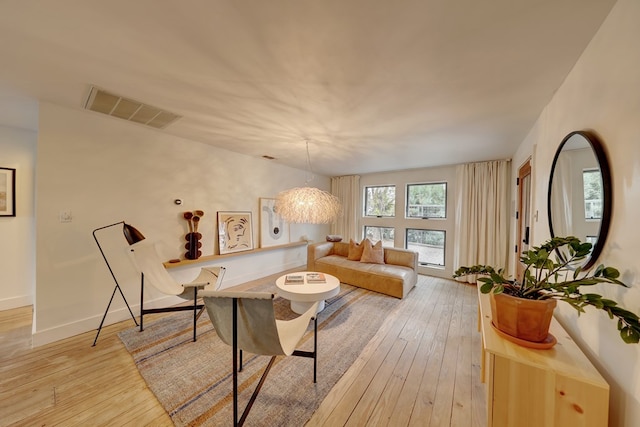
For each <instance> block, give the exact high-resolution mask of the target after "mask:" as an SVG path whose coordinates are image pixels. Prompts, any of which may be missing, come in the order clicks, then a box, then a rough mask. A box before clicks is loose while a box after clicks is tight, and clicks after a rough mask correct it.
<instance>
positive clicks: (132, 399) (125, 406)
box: [0, 275, 486, 427]
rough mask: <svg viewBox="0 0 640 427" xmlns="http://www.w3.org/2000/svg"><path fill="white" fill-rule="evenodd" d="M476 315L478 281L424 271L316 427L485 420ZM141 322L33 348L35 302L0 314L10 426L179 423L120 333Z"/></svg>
mask: <svg viewBox="0 0 640 427" xmlns="http://www.w3.org/2000/svg"><path fill="white" fill-rule="evenodd" d="M278 276H279V275H274V276H269V277H266V278H264V279H260V280H257V281H253V282H250V283H246V284H244V285H241V286H239V287H238V288H240V289H246V288H251V287H253V286H256V285H259V284H262V283H265V282H266V281H274V280H275V278H276V277H278ZM165 315H166V314H158V315H153V316H155V317H156V318H157V317H160V316H165ZM476 319H477V303H476V289H475V286H470V285H465V284H461V283H457V282H454V281H452V280H444V279H438V278H433V277H428V276H420V277H419V281H418V285H417V287H416V289H414V290H413V291H412V292H411V293H410V294H409V296H408V297H407V298H405V299H404V300H402V302H401V304H399V305H398V309H396V310H395V311H394V312H393V313H392V314H391V315H390V316H389V318H388V320H387V321H386V322H385V323H384V324H383V326H382V327H381V329H380V330H379V331H378V333H377V334H376V335H375V336H374V338H373V339H372V340H371V342H370V343H369V345H368V346H367V347H366V348H365V349H364V351H363V352H362V354H361V355H360V357H359V358H358V359H357V360H356V362H355V363H354V364H353V365H352V366H351V368H350V369H349V370H348V371H347V372H346V373H345V375H344V376H343V377H342V379H341V380H340V381H339V382H338V383H337V384H336V386H335V387H334V388H333V390H332V391H331V392H330V393H329V395H328V396H327V398H326V399H325V400H324V402H323V403H322V404H321V406H320V407H319V408H318V410H317V411H316V413H315V414H314V416H313V417H312V419H311V420H310V421H309V422H308V423H307V426H342V425H345V426H365V425H366V426H378V425H379V426H433V427H442V426H473V427H482V426H484V425H485V424H486V409H485V405H486V397H485V390H484V385H483V384H481V382H480V378H479V376H480V334H479V333H478V331H477V323H476ZM149 320H151V316H150V318H149ZM146 321H147V319H146V317H145V322H146ZM132 326H134V324H133V322H132V321H131V320H128V321H124V322H120V323H117V324H114V325H110V326H107V327H105V328H103V330H102V332H101V334H100V339H99V340H98V344H97V346H96V347H91V344H92V343H93V338H94V336H95V331H92V332H87V333H84V334H81V335H78V336H75V337H72V338H68V339H65V340H62V341H59V342H55V343H52V344H49V345H46V346H42V347H38V348H35V349H30V348H29V347H30V330H31V308H30V307H26V308H20V309H15V310H7V311H4V312H0V349H1V353H0V426H36V425H37V426H53V425H58V426H76V425H77V426H87V425H117V426H144V425H150V426H170V425H172V423H171V419H170V418H169V416H168V415H167V414H166V412H165V411H164V409H163V408H162V407H161V406H160V404H159V403H158V402H157V400H156V398H155V397H154V395H153V393H151V391H150V390H149V389H148V388H147V386H146V384H145V382H144V380H143V379H142V377H141V376H140V375H139V373H138V370H137V369H136V367H135V365H134V363H133V360H132V359H131V356H130V355H129V353H128V352H127V350H126V349H125V348H124V346H123V345H122V343H121V341H120V339H119V338H118V336H117V333H118V332H119V331H121V330H124V329H128V328H130V327H132Z"/></svg>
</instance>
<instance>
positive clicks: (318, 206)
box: [274, 140, 342, 224]
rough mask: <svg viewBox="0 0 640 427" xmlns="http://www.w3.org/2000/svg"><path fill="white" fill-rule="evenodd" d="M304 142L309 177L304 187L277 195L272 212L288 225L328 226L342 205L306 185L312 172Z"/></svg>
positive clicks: (338, 201) (330, 196)
mask: <svg viewBox="0 0 640 427" xmlns="http://www.w3.org/2000/svg"><path fill="white" fill-rule="evenodd" d="M305 142H306V144H307V167H308V168H309V174H310V175H311V177H310V179H309V180H307V182H305V186H304V187H297V188H292V189H290V190H285V191H282V192H280V193H278V195H277V196H276V203H275V207H274V211H275V212H276V213H277V214H278V215H280V217H281V218H282V219H283V220H285V221H286V222H289V223H298V224H329V223H332V222H334V221H335V220H336V218H337V217H338V216H340V215H341V214H342V205H341V204H340V200H339V199H338V198H337V197H336V196H334V195H333V194H330V193H327V192H326V191H323V190H320V189H319V188H315V187H309V186H308V185H307V184H308V183H309V182H310V181H311V180H312V179H313V172H312V171H311V158H310V156H309V141H308V140H307V141H305Z"/></svg>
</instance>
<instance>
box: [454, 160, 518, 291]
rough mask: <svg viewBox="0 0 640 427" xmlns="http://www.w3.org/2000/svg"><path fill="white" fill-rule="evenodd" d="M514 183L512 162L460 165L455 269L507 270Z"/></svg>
mask: <svg viewBox="0 0 640 427" xmlns="http://www.w3.org/2000/svg"><path fill="white" fill-rule="evenodd" d="M510 181H511V161H510V160H499V161H491V162H482V163H469V164H465V165H459V166H457V168H456V218H455V224H456V237H455V247H454V256H453V268H454V270H456V269H457V268H458V267H460V266H463V265H464V266H471V265H475V264H488V265H492V266H494V267H496V268H504V269H505V271H506V270H507V268H508V261H509V255H508V248H509V223H510V217H511V212H510V208H509V195H510V189H511V186H510ZM507 274H508V272H507ZM466 280H469V281H471V282H475V278H472V277H469V278H467V279H466Z"/></svg>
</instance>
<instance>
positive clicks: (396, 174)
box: [358, 165, 456, 279]
mask: <svg viewBox="0 0 640 427" xmlns="http://www.w3.org/2000/svg"><path fill="white" fill-rule="evenodd" d="M429 182H446V183H447V218H444V219H419V218H406V217H405V216H406V215H405V200H406V196H407V194H406V192H407V184H417V183H429ZM376 185H395V186H396V212H395V217H394V218H373V217H362V213H363V212H364V187H368V186H376ZM455 188H456V167H455V165H454V166H442V167H433V168H420V169H408V170H403V171H392V172H381V173H371V174H366V175H361V176H360V204H359V211H360V220H359V224H358V226H359V228H358V230H359V231H358V235H362V233H363V230H364V226H365V225H368V226H377V227H394V228H395V234H394V235H395V246H396V247H398V248H404V247H405V233H406V229H407V228H418V229H427V230H444V231H445V236H446V242H445V255H444V262H445V267H444V268H437V267H425V266H420V267H418V271H419V272H420V273H421V274H428V275H431V276H437V277H446V278H449V279H450V278H451V275H452V274H453V245H454V242H455V234H454V233H455V226H454V218H455V217H454V214H455V212H454V209H455V200H456V196H455Z"/></svg>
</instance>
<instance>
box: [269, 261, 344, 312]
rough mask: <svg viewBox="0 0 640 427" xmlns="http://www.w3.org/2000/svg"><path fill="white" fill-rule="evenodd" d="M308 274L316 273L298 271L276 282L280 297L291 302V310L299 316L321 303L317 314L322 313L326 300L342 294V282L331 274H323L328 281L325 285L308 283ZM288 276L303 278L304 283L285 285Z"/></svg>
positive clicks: (281, 277) (279, 278)
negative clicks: (314, 304) (316, 303)
mask: <svg viewBox="0 0 640 427" xmlns="http://www.w3.org/2000/svg"><path fill="white" fill-rule="evenodd" d="M307 273H315V272H313V271H297V272H295V273H289V274H285V275H284V276H280V277H278V279H277V280H276V287H277V288H278V295H280V296H281V297H282V298H284V299H288V300H289V301H291V310H293V311H294V312H295V313H298V314H302V313H304V312H305V311H307V310H308V309H309V307H311V305H313V303H314V302H316V301H319V302H320V303H319V304H318V311H317V312H318V313H320V312H321V311H322V310H323V309H324V300H325V299H327V298H331V297H333V296H336V295H338V293H339V292H340V280H338V278H337V277H334V276H332V275H330V274H327V273H321V274H323V275H324V277H325V279H326V282H325V283H308V282H307ZM287 276H303V277H304V283H302V284H290V285H287V284H285V281H286V278H287Z"/></svg>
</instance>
